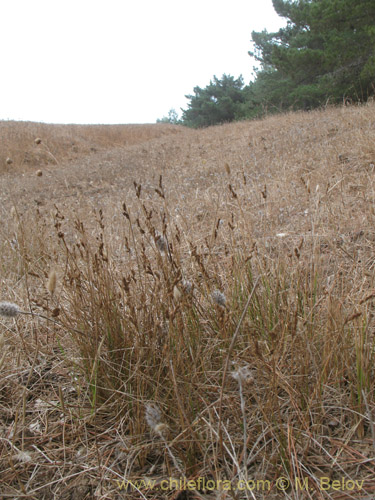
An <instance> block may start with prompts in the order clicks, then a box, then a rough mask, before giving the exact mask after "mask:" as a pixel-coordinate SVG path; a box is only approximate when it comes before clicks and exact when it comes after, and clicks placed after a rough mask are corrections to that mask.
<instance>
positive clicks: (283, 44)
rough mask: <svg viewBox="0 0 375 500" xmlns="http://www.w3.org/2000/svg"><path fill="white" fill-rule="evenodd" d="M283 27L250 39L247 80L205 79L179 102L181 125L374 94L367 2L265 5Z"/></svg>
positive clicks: (374, 54) (372, 17)
mask: <svg viewBox="0 0 375 500" xmlns="http://www.w3.org/2000/svg"><path fill="white" fill-rule="evenodd" d="M273 6H274V8H275V10H276V12H277V13H278V14H279V16H280V17H283V18H285V19H286V26H284V27H283V28H281V29H279V31H277V32H276V33H268V32H267V31H262V32H255V31H253V33H252V40H253V46H254V48H253V51H251V52H249V54H250V55H251V56H253V57H255V59H256V60H257V61H258V62H259V63H260V68H259V69H257V70H256V75H255V76H256V77H255V80H254V81H253V82H250V83H249V84H248V85H246V86H245V85H244V82H243V79H242V77H241V76H240V77H239V78H237V79H235V78H234V77H233V76H230V75H225V74H224V75H223V76H222V78H221V79H218V78H216V76H215V77H214V78H213V80H212V81H211V82H210V84H209V85H208V86H207V87H205V88H200V87H195V88H194V94H192V95H188V96H186V97H187V98H188V99H189V100H190V102H189V104H188V108H187V109H186V110H183V115H182V123H183V124H185V125H188V126H191V127H205V126H208V125H215V124H217V123H223V122H229V121H233V120H239V119H242V118H254V117H259V116H263V115H264V114H267V113H275V112H280V111H283V110H289V109H312V108H315V107H318V106H321V105H323V104H325V103H326V102H330V103H337V102H342V101H343V100H344V99H350V100H352V101H365V100H367V98H368V97H369V96H370V95H373V94H374V93H375V0H273Z"/></svg>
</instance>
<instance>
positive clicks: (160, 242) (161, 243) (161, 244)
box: [155, 234, 168, 254]
mask: <svg viewBox="0 0 375 500" xmlns="http://www.w3.org/2000/svg"><path fill="white" fill-rule="evenodd" d="M155 244H156V246H157V248H158V250H159V252H160V253H161V254H165V253H166V251H167V250H168V243H167V240H166V239H165V238H164V236H163V235H162V234H157V235H156V236H155Z"/></svg>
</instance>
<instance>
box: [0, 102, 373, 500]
mask: <svg viewBox="0 0 375 500" xmlns="http://www.w3.org/2000/svg"><path fill="white" fill-rule="evenodd" d="M374 111H375V107H374V105H373V104H371V103H370V104H368V105H366V106H363V107H343V108H332V109H326V110H322V111H314V112H311V113H294V114H287V115H282V116H281V115H280V116H274V117H270V118H267V119H264V120H262V121H252V122H241V123H236V124H229V125H223V126H220V127H213V128H208V129H204V130H199V131H196V130H189V129H185V128H181V127H177V126H168V125H159V124H158V125H147V126H116V127H108V126H95V127H93V126H89V127H84V126H52V125H51V126H49V125H43V126H42V125H38V124H21V123H14V122H13V123H2V124H0V129H2V131H4V134H5V135H6V134H7V135H6V137H7V140H6V141H5V140H4V141H3V142H2V144H1V146H0V147H1V151H0V158H1V159H2V160H1V161H2V163H1V173H0V177H1V183H0V196H1V201H2V203H1V208H0V210H1V219H2V225H1V231H0V249H1V282H2V288H1V290H2V293H1V297H0V301H6V302H10V303H13V304H15V305H14V306H9V305H6V304H5V305H4V304H1V303H0V313H3V316H1V317H0V332H1V333H0V335H1V338H0V343H1V344H2V352H3V355H2V358H1V361H0V370H1V377H0V428H1V430H2V432H1V436H2V438H1V439H0V470H1V471H2V477H1V479H2V483H1V485H0V493H1V495H2V496H3V497H4V498H37V499H42V498H43V499H50V498H59V499H60V498H63V499H73V498H74V499H76V500H81V499H87V498H103V499H104V498H110V499H117V498H118V499H120V498H125V497H126V498H134V499H139V498H147V499H157V498H160V499H165V498H170V499H172V498H173V499H180V500H181V499H183V498H205V499H214V498H220V499H225V498H238V499H242V498H257V499H258V498H293V499H294V498H295V499H297V498H298V499H300V498H314V499H315V498H316V499H321V498H333V499H344V498H372V497H373V495H374V494H375V481H374V473H373V471H374V465H375V460H374V454H375V393H374V390H375V386H374V382H375V368H374V366H375V365H374V357H375V351H374V348H375V345H374V342H375V338H374V298H375V283H374V262H375V258H374V244H375V231H374V227H375V226H374V218H375V212H374V202H375V192H374V175H375V114H374ZM35 139H40V140H38V141H36V142H35ZM72 143H74V144H72ZM74 146H76V147H77V149H73V147H74ZM25 157H27V158H32V160H30V161H25ZM7 158H11V159H12V160H13V161H12V163H9V162H8V163H7V162H6V159H7ZM25 313H27V314H25ZM173 480H174V481H173ZM123 481H125V482H123ZM126 481H130V482H131V483H129V485H128V489H127V491H126V492H125V483H126ZM141 481H150V482H149V483H147V484H146V483H145V482H143V483H142V482H141ZM188 481H191V482H190V483H188ZM284 485H285V491H283V487H284Z"/></svg>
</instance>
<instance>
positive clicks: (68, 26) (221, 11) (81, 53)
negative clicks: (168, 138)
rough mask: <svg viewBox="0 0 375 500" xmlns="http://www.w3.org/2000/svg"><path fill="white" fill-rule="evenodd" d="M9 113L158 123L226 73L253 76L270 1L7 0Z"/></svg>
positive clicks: (1, 111)
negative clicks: (254, 41) (255, 43)
mask: <svg viewBox="0 0 375 500" xmlns="http://www.w3.org/2000/svg"><path fill="white" fill-rule="evenodd" d="M0 18H1V21H2V22H1V29H0V47H1V48H0V67H1V79H0V119H3V120H4V119H11V120H31V121H42V122H49V123H153V122H155V121H156V119H157V118H161V117H162V116H164V115H167V113H168V111H169V109H170V108H175V109H176V110H177V111H178V112H180V108H181V107H182V108H186V104H187V100H186V99H185V97H184V96H185V94H190V93H193V87H195V86H196V85H199V86H200V87H205V86H206V85H208V84H209V81H210V79H212V77H213V75H216V76H218V77H221V76H222V74H223V73H227V74H231V75H233V76H235V77H238V76H239V75H240V74H242V75H243V77H244V79H245V82H246V83H247V82H248V81H250V79H251V78H252V73H253V66H254V64H255V61H253V60H252V59H251V58H250V57H249V55H248V53H247V52H248V51H249V50H250V49H251V32H252V30H256V31H261V30H262V29H264V28H266V29H267V30H268V31H276V30H277V29H278V28H280V27H281V26H282V25H283V24H284V21H283V19H282V18H280V17H278V16H277V14H276V12H275V11H274V9H273V7H272V1H271V0H227V1H223V0H222V1H220V0H101V1H98V0H33V1H31V0H0Z"/></svg>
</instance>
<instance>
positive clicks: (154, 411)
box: [146, 404, 168, 436]
mask: <svg viewBox="0 0 375 500" xmlns="http://www.w3.org/2000/svg"><path fill="white" fill-rule="evenodd" d="M146 422H147V423H148V425H149V426H150V427H151V429H152V430H153V431H154V432H155V433H156V434H159V435H161V436H162V435H163V433H164V432H165V431H166V430H167V429H168V426H167V425H166V424H164V423H163V422H162V420H161V413H160V410H159V408H158V407H157V406H155V405H152V404H147V405H146Z"/></svg>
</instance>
